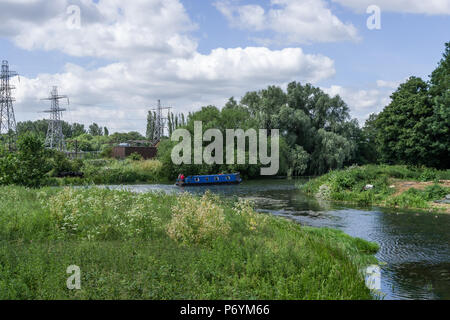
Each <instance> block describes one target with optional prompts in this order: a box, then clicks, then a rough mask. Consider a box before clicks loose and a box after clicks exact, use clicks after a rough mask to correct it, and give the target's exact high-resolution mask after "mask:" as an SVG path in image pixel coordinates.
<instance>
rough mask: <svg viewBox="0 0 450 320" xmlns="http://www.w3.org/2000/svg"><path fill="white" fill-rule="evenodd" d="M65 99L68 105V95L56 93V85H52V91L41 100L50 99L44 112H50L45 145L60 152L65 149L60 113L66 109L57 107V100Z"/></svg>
mask: <svg viewBox="0 0 450 320" xmlns="http://www.w3.org/2000/svg"><path fill="white" fill-rule="evenodd" d="M61 99H67V104H68V105H69V97H67V96H61V95H58V87H56V86H55V87H53V90H52V92H51V93H50V96H49V97H48V98H45V99H42V100H48V101H51V109H50V110H46V111H44V112H46V113H50V119H49V123H48V131H47V137H46V139H45V146H46V147H47V148H50V149H56V150H59V151H62V152H65V151H66V142H65V140H64V134H63V131H62V120H61V119H62V113H63V111H66V109H62V108H60V107H59V100H61Z"/></svg>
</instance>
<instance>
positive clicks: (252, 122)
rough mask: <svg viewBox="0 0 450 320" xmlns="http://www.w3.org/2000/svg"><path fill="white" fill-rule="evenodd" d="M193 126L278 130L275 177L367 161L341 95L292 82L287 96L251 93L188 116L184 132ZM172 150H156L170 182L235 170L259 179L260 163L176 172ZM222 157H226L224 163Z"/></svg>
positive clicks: (167, 144) (273, 91)
mask: <svg viewBox="0 0 450 320" xmlns="http://www.w3.org/2000/svg"><path fill="white" fill-rule="evenodd" d="M195 121H202V122H203V132H205V131H206V130H208V129H211V128H214V129H219V130H220V131H221V132H222V134H223V136H224V137H225V136H226V135H225V130H226V129H242V130H244V131H246V130H248V129H255V130H257V131H258V129H260V128H261V129H268V130H271V129H280V134H281V139H280V140H281V141H280V148H282V150H281V151H282V152H280V158H281V159H280V161H281V163H280V171H279V173H278V175H303V174H322V173H325V172H327V171H329V170H330V169H335V168H342V167H343V166H344V165H345V164H347V163H349V162H358V161H361V162H364V161H366V162H367V160H363V156H362V155H361V152H360V150H359V148H360V144H359V141H360V140H361V136H362V130H361V129H360V128H359V126H358V122H357V121H356V120H350V116H349V109H348V107H347V105H346V104H345V102H344V101H343V100H342V99H341V98H340V97H339V96H336V97H330V96H329V95H327V94H325V93H324V92H323V91H322V90H320V89H319V88H315V87H313V86H311V85H309V84H307V85H304V86H303V85H301V84H300V83H296V82H293V83H291V84H289V85H288V88H287V92H284V91H283V90H282V89H281V88H279V87H275V86H270V87H268V88H267V89H265V90H261V91H259V92H249V93H247V94H246V95H245V96H244V97H243V98H242V100H241V102H240V103H237V102H236V101H235V100H234V98H231V99H230V100H229V101H228V103H227V104H226V105H225V107H224V108H223V109H222V110H219V109H218V108H216V107H215V106H207V107H203V108H202V109H201V110H200V111H198V112H194V113H190V114H189V116H188V119H187V123H186V125H185V126H183V128H185V129H187V130H188V131H189V132H190V133H191V134H193V132H194V122H195ZM224 140H225V139H224ZM225 143H226V141H224V146H225ZM246 143H247V145H246V146H247V150H248V142H246ZM175 145H176V144H175V143H173V142H171V141H164V142H163V145H160V150H159V157H160V160H161V161H162V162H163V164H164V166H165V168H166V172H168V173H169V174H170V177H171V178H173V177H176V176H177V175H178V174H179V173H180V172H183V173H185V174H207V173H217V172H224V171H228V172H231V171H239V172H240V173H241V174H242V175H243V176H244V177H256V176H259V175H260V173H259V169H260V167H261V164H260V163H259V164H257V165H235V166H232V165H220V164H215V165H183V166H176V167H175V166H174V165H173V164H172V163H171V157H170V154H171V150H172V148H173V147H174V146H175ZM205 146H207V144H206V143H205V144H204V147H205ZM236 148H237V147H236ZM224 150H226V148H225V147H224ZM225 157H226V154H224V161H223V162H225ZM246 163H248V159H247V161H246Z"/></svg>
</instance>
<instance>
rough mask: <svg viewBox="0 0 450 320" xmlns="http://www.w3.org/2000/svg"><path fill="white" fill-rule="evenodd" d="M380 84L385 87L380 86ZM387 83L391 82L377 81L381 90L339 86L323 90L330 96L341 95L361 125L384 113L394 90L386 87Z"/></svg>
mask: <svg viewBox="0 0 450 320" xmlns="http://www.w3.org/2000/svg"><path fill="white" fill-rule="evenodd" d="M380 83H381V84H383V86H380V85H379V84H380ZM387 83H389V82H387V81H383V80H379V81H377V87H379V88H378V89H370V90H361V89H355V88H346V87H342V86H337V85H334V86H331V87H329V88H322V89H323V90H324V91H325V92H326V93H328V94H329V95H330V96H336V95H339V96H340V97H341V98H342V99H343V100H344V101H345V102H346V103H347V105H348V106H349V108H350V111H351V114H352V116H353V117H356V118H357V119H358V120H359V123H360V124H364V122H365V120H366V119H367V118H368V117H369V116H370V114H372V113H378V112H380V111H382V110H383V109H384V107H385V106H387V105H388V104H389V103H390V101H391V99H390V96H391V94H392V92H393V90H394V89H392V88H391V87H388V86H384V84H387ZM380 87H382V89H380Z"/></svg>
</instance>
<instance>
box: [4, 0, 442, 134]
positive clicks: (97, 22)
mask: <svg viewBox="0 0 450 320" xmlns="http://www.w3.org/2000/svg"><path fill="white" fill-rule="evenodd" d="M117 2H118V3H114V2H111V1H110V2H108V1H106V0H103V1H95V2H92V1H90V0H77V1H67V0H54V1H49V0H24V1H21V2H20V3H19V4H17V3H14V1H13V0H0V12H3V14H1V13H0V21H1V22H0V52H1V55H0V58H1V59H2V60H3V59H6V60H9V62H10V65H11V69H13V70H16V71H18V72H19V73H20V74H21V82H20V83H18V82H17V90H16V92H15V96H16V98H17V102H16V107H15V108H16V117H17V120H18V121H24V120H35V119H39V118H42V117H43V114H41V113H39V110H41V109H42V108H45V107H46V106H45V102H42V101H40V100H39V99H40V98H42V97H45V96H46V95H47V94H48V92H49V91H50V88H51V86H53V85H57V86H59V87H60V91H61V93H63V94H67V95H69V96H71V106H70V108H69V114H67V115H66V120H69V121H77V122H81V123H85V124H88V123H91V122H97V123H99V124H101V125H104V126H108V127H110V128H111V130H112V131H129V130H135V131H140V132H144V128H145V114H146V112H147V111H148V109H149V107H150V106H152V105H154V104H155V103H156V102H155V101H156V100H157V99H162V100H163V103H164V104H166V105H170V106H173V107H174V108H175V111H176V112H186V111H190V110H196V109H198V108H200V107H201V106H202V105H208V104H214V105H217V106H219V107H221V106H223V105H224V104H225V102H226V100H227V99H228V98H229V97H231V96H235V97H237V98H239V97H241V96H243V95H244V94H245V92H247V91H250V90H258V89H263V88H265V87H266V86H268V85H280V86H285V85H286V84H287V83H289V82H290V81H301V82H304V81H308V82H311V83H313V84H314V85H316V86H319V87H321V88H323V90H325V91H326V92H328V93H329V94H332V95H334V94H339V95H341V96H342V97H343V99H344V100H345V101H346V102H347V104H348V105H349V106H350V108H351V112H352V116H353V117H356V118H358V120H359V121H360V122H361V123H363V121H364V119H365V118H367V116H368V115H369V114H370V113H372V112H379V111H380V110H382V108H383V107H384V106H385V105H386V104H387V103H389V95H390V94H391V93H392V91H393V90H394V89H395V87H396V86H397V85H398V84H399V83H401V82H402V81H404V80H405V79H406V78H407V77H409V76H412V75H415V76H420V77H423V78H425V79H427V77H428V75H429V74H430V73H431V72H432V70H433V69H434V68H435V67H436V65H437V63H438V61H439V60H440V59H441V56H442V52H443V50H444V43H445V42H447V41H450V39H449V38H450V37H449V30H450V19H449V16H450V0H441V1H440V0H437V1H434V2H430V3H427V2H423V1H419V0H411V1H404V0H390V1H387V0H379V1H376V0H373V1H367V3H366V4H365V0H360V1H356V0H271V1H270V0H265V1H244V0H242V1H239V0H218V1H206V0H166V1H162V0H146V1H144V0H135V1H133V3H132V4H129V3H126V2H125V1H124V2H122V3H120V1H117ZM369 4H377V5H378V6H379V7H380V9H381V29H380V30H369V29H368V28H367V24H366V21H367V19H368V17H369V16H370V14H367V13H366V12H365V8H367V6H368V5H369ZM71 5H76V6H77V8H79V10H80V25H76V24H73V25H72V27H71V26H69V25H68V24H67V21H68V20H69V21H71V23H76V21H75V20H73V21H72V20H70V19H71V18H73V17H74V15H73V14H72V13H73V12H72V13H68V11H67V8H68V7H69V6H71ZM33 10H35V11H33ZM30 12H31V13H30ZM74 21H75V22H74ZM238 48H240V49H238Z"/></svg>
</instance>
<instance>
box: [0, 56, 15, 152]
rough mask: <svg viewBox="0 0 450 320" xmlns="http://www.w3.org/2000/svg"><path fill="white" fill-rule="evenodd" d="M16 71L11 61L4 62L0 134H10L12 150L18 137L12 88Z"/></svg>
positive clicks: (0, 75) (9, 143) (0, 99)
mask: <svg viewBox="0 0 450 320" xmlns="http://www.w3.org/2000/svg"><path fill="white" fill-rule="evenodd" d="M18 75H19V74H18V73H17V72H15V71H10V70H9V63H8V61H6V60H3V62H2V71H1V74H0V78H1V87H0V106H1V108H0V134H1V133H3V132H5V133H6V134H7V135H8V145H9V149H10V150H11V147H12V145H13V144H14V143H15V140H16V138H17V128H16V117H15V115H14V106H13V101H15V99H14V98H13V97H12V90H13V89H15V87H14V86H11V85H10V84H9V83H10V79H11V78H13V77H15V76H18Z"/></svg>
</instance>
